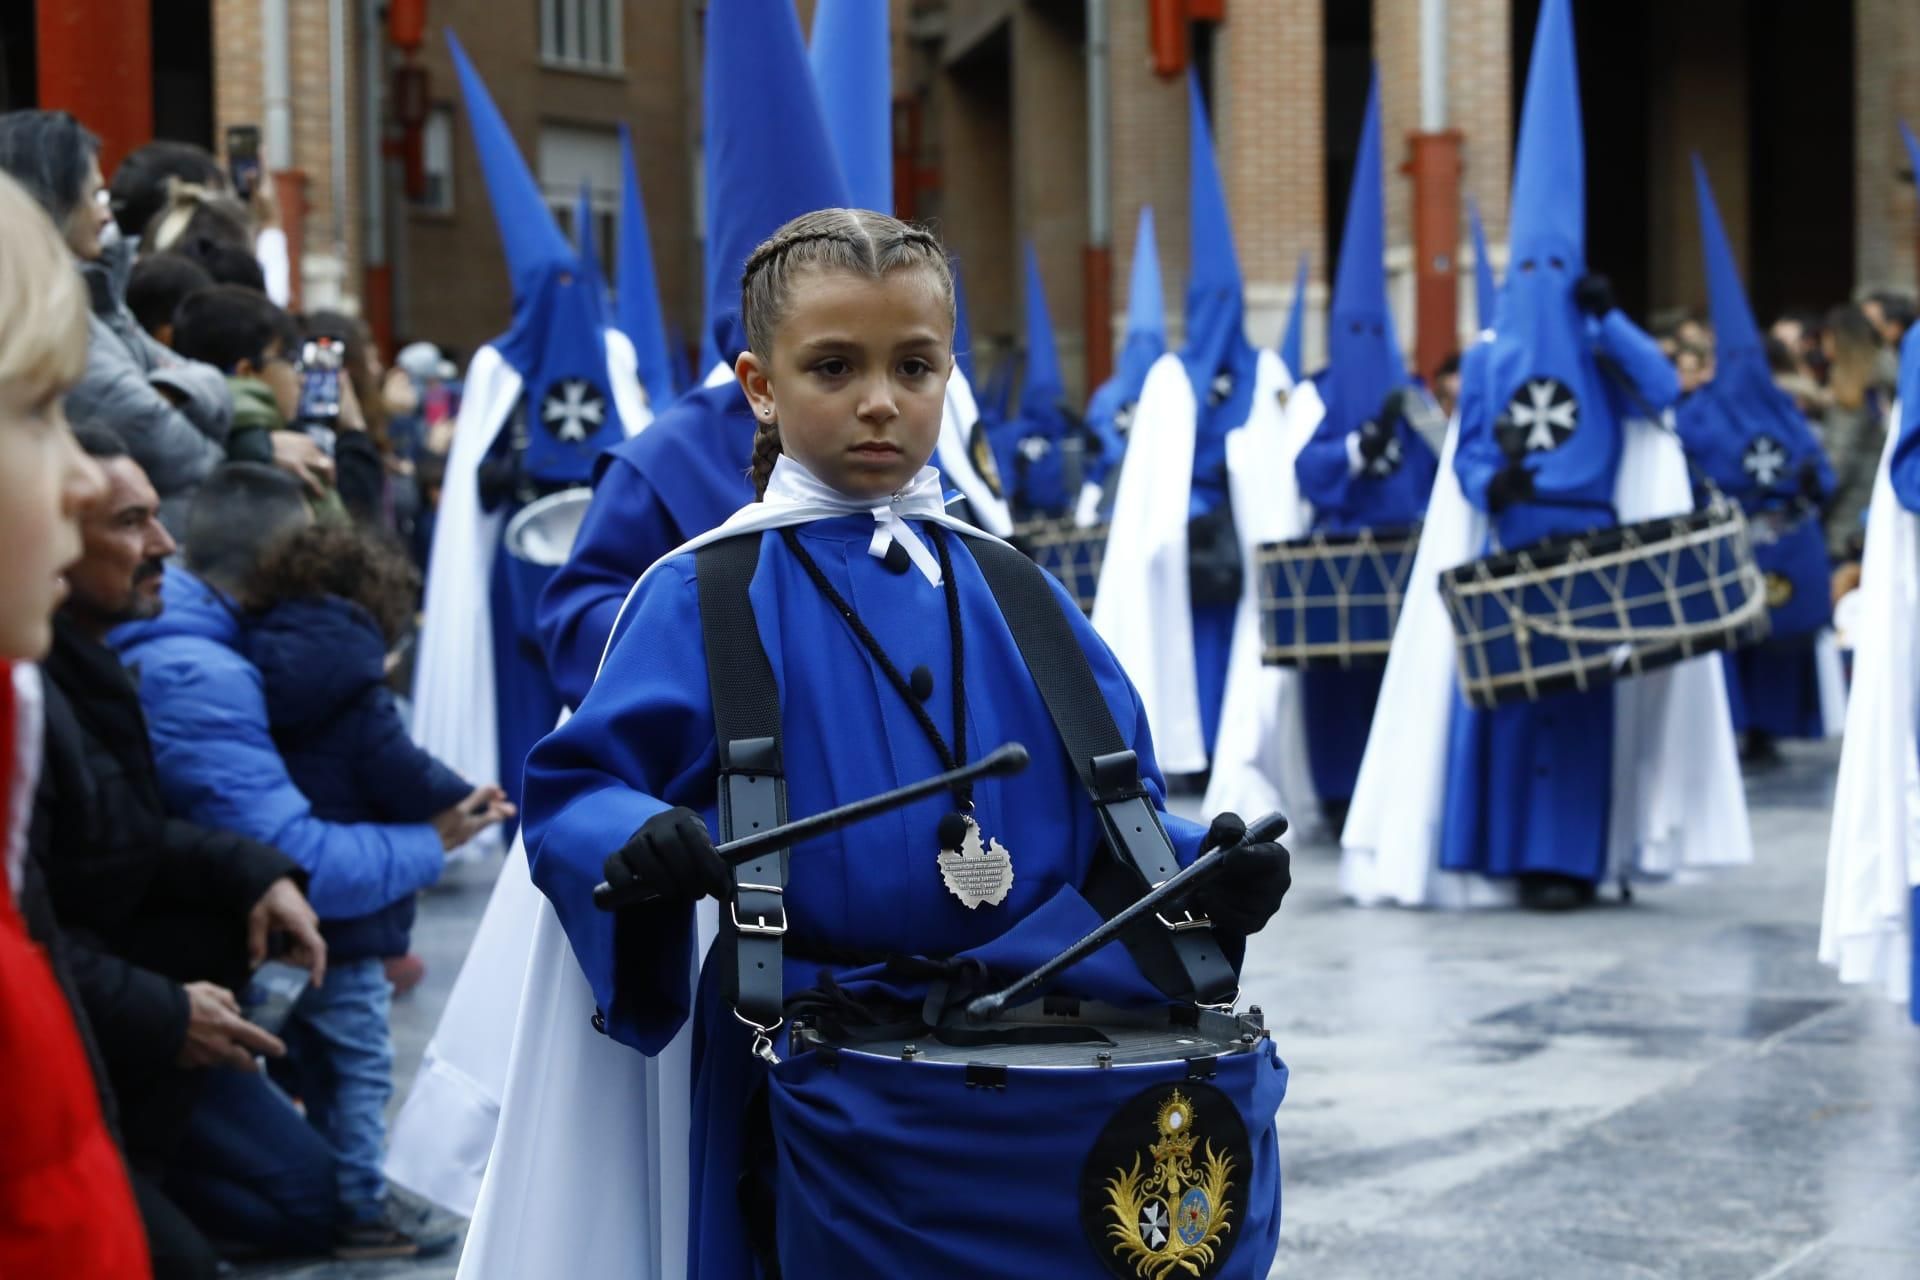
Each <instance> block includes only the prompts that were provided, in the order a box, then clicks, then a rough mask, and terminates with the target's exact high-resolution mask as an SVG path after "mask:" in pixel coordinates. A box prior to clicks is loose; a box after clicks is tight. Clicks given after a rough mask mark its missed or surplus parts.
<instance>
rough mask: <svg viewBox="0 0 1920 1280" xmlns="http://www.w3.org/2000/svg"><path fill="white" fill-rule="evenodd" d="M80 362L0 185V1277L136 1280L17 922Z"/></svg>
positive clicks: (90, 1121) (73, 306)
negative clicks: (69, 397) (69, 393)
mask: <svg viewBox="0 0 1920 1280" xmlns="http://www.w3.org/2000/svg"><path fill="white" fill-rule="evenodd" d="M86 356H87V305H86V297H85V293H84V289H83V286H82V284H81V280H80V277H79V276H78V275H77V274H76V273H75V272H74V271H73V269H72V267H71V266H70V265H68V262H67V257H66V254H65V253H64V252H62V246H61V240H60V236H59V234H58V233H57V232H56V231H55V230H54V227H53V224H52V223H50V222H49V221H48V220H47V218H46V215H45V214H43V213H42V212H41V210H40V208H39V206H38V205H36V204H35V202H34V201H33V199H32V198H31V197H29V196H28V195H27V193H26V192H25V191H23V190H22V189H21V188H20V187H19V186H18V185H17V184H16V183H15V182H14V181H13V180H12V179H11V178H8V177H6V176H5V175H4V174H0V546H3V547H5V548H6V555H4V556H0V849H4V853H5V863H6V875H5V876H4V878H0V1080H4V1081H5V1082H6V1088H5V1089H0V1134H5V1135H6V1138H5V1140H4V1142H0V1275H7V1276H54V1275H57V1276H63V1277H88V1278H89V1280H91V1278H92V1277H100V1278H101V1280H106V1278H107V1277H113V1278H114V1280H118V1278H119V1277H125V1276H133V1277H144V1276H146V1275H148V1274H149V1268H148V1260H147V1247H146V1239H145V1236H144V1235H143V1234H142V1232H141V1228H140V1219H139V1215H138V1214H137V1213H136V1211H135V1209H134V1203H133V1195H132V1192H131V1190H130V1189H129V1187H128V1184H127V1175H126V1171H125V1168H124V1167H123V1166H122V1164H121V1160H120V1153H119V1151H118V1150H117V1149H116V1147H115V1146H114V1143H113V1138H112V1135H111V1134H110V1133H109V1132H108V1129H107V1126H106V1123H105V1121H104V1120H103V1118H102V1116H101V1111H100V1102H99V1097H98V1094H97V1092H96V1086H95V1084H94V1078H93V1073H92V1071H91V1070H90V1068H89V1064H88V1058H87V1052H86V1049H85V1047H84V1046H83V1044H82V1041H81V1038H80V1035H79V1033H78V1031H77V1030H76V1028H75V1025H74V1019H73V1014H72V1011H71V1008H70V1006H69V1005H68V1003H67V1001H66V999H65V998H64V997H63V996H62V994H61V989H60V986H59V984H58V982H57V980H56V977H55V973H54V971H53V970H52V968H51V966H50V964H49V956H48V952H47V951H46V950H44V949H43V947H42V945H41V944H40V942H38V941H36V940H35V938H34V937H31V936H29V934H28V931H27V925H26V915H25V913H26V912H29V911H32V909H33V904H34V902H35V900H36V896H37V895H35V894H34V893H33V889H34V888H35V886H34V885H32V884H31V883H30V880H29V873H30V872H31V870H32V868H30V867H28V866H27V865H26V857H25V855H26V826H27V818H28V816H29V805H30V797H31V796H32V794H33V786H34V776H35V774H36V773H37V767H38V762H39V751H40V729H39V681H38V673H37V672H36V671H34V669H33V668H32V667H30V666H27V665H25V664H27V663H30V662H32V661H33V660H34V659H36V658H38V657H40V656H41V655H42V654H44V653H45V652H46V649H47V645H48V643H49V642H50V641H51V639H52V630H51V627H50V619H51V617H52V614H53V611H54V608H55V607H56V606H57V605H58V604H59V603H60V599H61V597H62V595H63V594H64V592H65V585H64V583H63V582H62V580H61V574H62V573H63V572H64V571H65V570H66V568H67V567H68V566H69V565H71V564H72V563H73V562H74V560H76V559H77V558H78V557H79V555H80V526H79V513H80V510H81V508H82V507H84V506H85V505H86V504H88V503H89V502H92V501H94V500H95V499H96V498H97V497H98V496H99V495H100V493H101V491H102V489H103V487H104V485H103V481H102V479H101V476H100V471H99V468H97V467H96V466H94V465H93V463H92V462H91V461H89V460H88V459H87V457H86V456H85V455H84V454H82V453H81V452H80V448H79V446H78V445H77V444H76V443H75V442H74V439H73V433H72V432H71V431H70V430H68V428H67V423H66V419H65V417H64V416H63V415H62V412H61V397H62V395H63V394H64V393H65V391H66V390H67V388H68V387H70V386H71V385H72V384H73V382H74V380H75V379H77V378H78V377H79V376H80V372H81V370H82V369H83V368H84V367H85V364H86ZM23 890H26V891H27V892H25V893H23ZM35 914H36V918H37V913H35Z"/></svg>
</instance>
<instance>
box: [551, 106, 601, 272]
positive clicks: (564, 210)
mask: <svg viewBox="0 0 1920 1280" xmlns="http://www.w3.org/2000/svg"><path fill="white" fill-rule="evenodd" d="M582 182H585V183H586V184H587V187H588V191H589V202H590V205H591V207H592V209H593V243H594V250H595V252H596V253H597V254H598V255H599V258H600V266H601V269H602V270H604V271H605V272H606V274H607V278H608V279H609V280H611V279H612V278H613V275H614V271H615V269H616V265H617V258H618V254H619V245H620V241H619V234H620V137H619V135H618V134H616V133H614V132H613V131H611V130H607V129H580V128H574V127H571V126H568V125H543V126H542V127H541V129H540V192H541V194H542V195H544V196H545V197H546V200H547V208H549V209H551V210H552V211H553V218H554V221H555V222H558V223H559V224H560V229H561V231H563V232H564V233H565V234H566V237H567V239H568V241H569V242H571V243H573V244H576V245H577V244H579V242H580V236H579V228H577V227H575V226H574V225H573V217H574V210H575V209H576V208H577V207H578V205H579V201H580V184H581V183H582Z"/></svg>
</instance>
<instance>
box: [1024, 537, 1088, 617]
mask: <svg viewBox="0 0 1920 1280" xmlns="http://www.w3.org/2000/svg"><path fill="white" fill-rule="evenodd" d="M1107 529H1108V526H1107V525H1104V524H1095V525H1085V526H1082V525H1078V524H1075V523H1074V522H1073V520H1072V519H1070V518H1069V519H1060V520H1034V521H1031V522H1029V523H1027V524H1023V525H1019V526H1017V527H1016V528H1015V529H1014V531H1013V537H1012V539H1011V541H1012V543H1013V545H1014V546H1016V547H1018V548H1020V550H1022V551H1024V552H1026V553H1027V556H1028V558H1029V559H1031V560H1032V561H1033V562H1034V563H1035V564H1037V565H1039V566H1040V567H1041V568H1042V569H1045V570H1046V571H1047V572H1048V573H1050V574H1052V575H1053V576H1054V577H1056V578H1058V579H1060V581H1061V582H1062V583H1064V584H1065V585H1066V588H1067V594H1068V595H1070V596H1072V597H1073V599H1074V603H1076V604H1078V605H1079V606H1080V612H1082V613H1085V614H1089V615H1091V614H1092V613H1093V597H1094V593H1095V592H1096V591H1097V590H1099V587H1100V566H1101V565H1102V564H1103V563H1104V562H1105V560H1106V552H1107Z"/></svg>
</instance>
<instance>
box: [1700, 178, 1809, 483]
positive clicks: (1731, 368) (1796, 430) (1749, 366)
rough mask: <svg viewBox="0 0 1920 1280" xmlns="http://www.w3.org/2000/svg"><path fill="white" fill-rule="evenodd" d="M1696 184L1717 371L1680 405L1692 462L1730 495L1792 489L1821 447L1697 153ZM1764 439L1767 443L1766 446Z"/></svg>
mask: <svg viewBox="0 0 1920 1280" xmlns="http://www.w3.org/2000/svg"><path fill="white" fill-rule="evenodd" d="M1693 183H1694V197H1695V199H1696V201H1697V203H1698V206H1699V213H1700V242H1701V248H1702V257H1703V259H1704V262H1705V266H1706V276H1707V306H1708V309H1709V310H1710V311H1711V313H1712V316H1713V331H1714V372H1713V380H1712V381H1711V382H1709V383H1707V385H1705V386H1703V387H1701V388H1699V389H1698V390H1696V391H1695V392H1694V393H1693V394H1692V395H1690V396H1688V397H1686V398H1685V399H1684V400H1682V401H1681V402H1680V405H1679V409H1678V411H1677V414H1676V416H1677V419H1678V422H1679V427H1680V435H1681V438H1682V440H1684V441H1685V442H1686V445H1687V451H1688V453H1689V454H1690V455H1692V457H1693V458H1694V460H1695V464H1696V465H1697V466H1699V467H1700V468H1701V469H1702V470H1704V471H1705V472H1706V473H1707V474H1708V475H1710V476H1712V477H1714V479H1715V480H1716V481H1717V482H1718V483H1719V484H1720V485H1721V487H1722V488H1724V489H1727V490H1728V491H1729V492H1732V493H1735V494H1746V493H1749V492H1752V491H1753V490H1755V489H1756V488H1757V489H1759V490H1761V491H1766V490H1775V489H1779V488H1782V487H1785V488H1788V489H1790V488H1791V487H1792V486H1793V484H1794V483H1795V482H1796V481H1795V477H1796V475H1797V473H1798V469H1799V466H1800V464H1801V463H1802V462H1803V461H1805V460H1806V459H1808V458H1809V457H1817V456H1818V453H1819V449H1818V446H1817V445H1816V444H1815V443H1814V439H1813V433H1812V430H1811V429H1810V428H1809V427H1808V425H1807V422H1806V419H1805V418H1804V417H1803V416H1802V415H1801V413H1800V410H1799V408H1798V407H1797V406H1796V405H1795V404H1794V403H1793V400H1792V399H1791V398H1790V397H1789V396H1788V395H1787V393H1786V392H1784V391H1782V390H1781V389H1780V388H1779V387H1778V386H1777V385H1775V383H1774V381H1773V371H1772V369H1770V368H1769V367H1768V365H1767V352H1766V347H1765V345H1764V344H1763V343H1762V341H1761V338H1760V328H1759V326H1758V325H1756V324H1755V323H1754V320H1753V310H1752V308H1751V307H1749V306H1748V304H1747V292H1746V289H1745V287H1744V286H1742V285H1741V283H1740V272H1739V269H1738V268H1737V267H1735V266H1734V262H1733V249H1732V247H1731V246H1730V245H1729V244H1728V243H1727V233H1726V228H1725V227H1724V226H1723V225H1722V223H1721V221H1720V210H1719V208H1718V206H1717V205H1715V203H1714V199H1713V188H1712V187H1711V186H1710V185H1709V184H1708V181H1707V170H1706V166H1705V165H1703V164H1701V162H1700V157H1699V156H1697V155H1696V156H1694V157H1693ZM1762 437H1765V439H1766V440H1767V441H1768V442H1769V443H1767V444H1761V443H1760V441H1761V440H1762Z"/></svg>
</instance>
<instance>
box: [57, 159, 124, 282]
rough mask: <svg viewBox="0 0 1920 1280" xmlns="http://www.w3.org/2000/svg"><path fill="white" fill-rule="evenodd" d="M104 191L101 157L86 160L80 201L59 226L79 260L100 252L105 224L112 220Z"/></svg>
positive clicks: (91, 257)
mask: <svg viewBox="0 0 1920 1280" xmlns="http://www.w3.org/2000/svg"><path fill="white" fill-rule="evenodd" d="M106 194H107V192H106V182H105V180H104V179H103V178H102V177H101V176H100V161H99V160H98V159H94V160H89V161H88V162H87V177H86V181H85V182H83V183H82V184H81V187H80V202H79V203H78V204H76V205H74V206H73V212H71V213H69V214H68V215H67V225H66V226H64V227H62V228H61V229H60V230H61V233H62V235H63V236H64V237H65V239H66V242H67V248H69V249H71V250H72V251H73V256H74V257H76V258H78V259H80V260H81V261H82V262H92V261H93V260H94V259H95V258H97V257H99V256H100V237H101V236H102V235H103V234H105V232H106V229H107V224H108V223H110V222H112V221H113V210H112V209H110V208H108V206H107V201H106Z"/></svg>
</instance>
